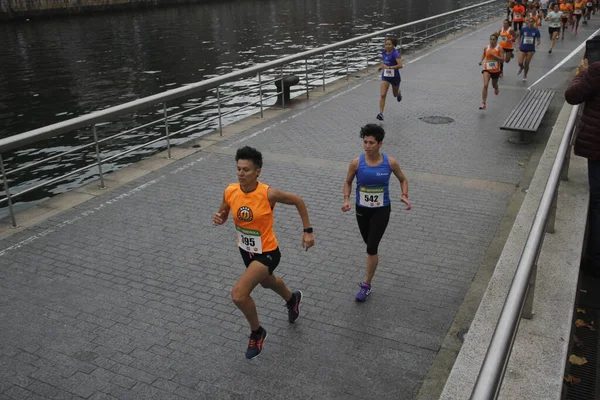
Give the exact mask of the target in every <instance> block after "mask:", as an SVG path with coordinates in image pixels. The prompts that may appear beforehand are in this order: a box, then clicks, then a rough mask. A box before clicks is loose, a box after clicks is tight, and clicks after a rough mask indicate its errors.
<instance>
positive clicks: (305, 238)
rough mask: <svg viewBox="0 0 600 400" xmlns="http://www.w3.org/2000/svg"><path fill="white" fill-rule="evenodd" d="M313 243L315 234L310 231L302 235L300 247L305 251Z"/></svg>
mask: <svg viewBox="0 0 600 400" xmlns="http://www.w3.org/2000/svg"><path fill="white" fill-rule="evenodd" d="M314 245H315V236H314V235H313V234H312V233H306V232H304V234H303V235H302V248H303V249H304V250H306V251H308V249H310V248H311V247H313V246H314Z"/></svg>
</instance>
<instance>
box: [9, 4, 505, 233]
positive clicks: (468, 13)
mask: <svg viewBox="0 0 600 400" xmlns="http://www.w3.org/2000/svg"><path fill="white" fill-rule="evenodd" d="M504 10H505V8H504V2H503V1H502V0H488V1H484V2H482V3H478V4H475V5H472V6H468V7H463V8H461V9H458V10H454V11H450V12H446V13H443V14H439V15H435V16H432V17H428V18H424V19H421V20H418V21H414V22H410V23H407V24H403V25H398V26H394V27H390V28H386V29H383V30H379V31H377V32H374V33H370V34H367V35H362V36H358V37H355V38H352V39H348V40H344V41H341V42H337V43H333V44H330V45H326V46H322V47H319V48H315V49H312V50H308V51H304V52H301V53H298V54H295V55H291V56H287V57H283V58H280V59H277V60H273V61H270V62H266V63H260V64H257V65H254V66H252V67H248V68H245V69H242V70H239V71H234V72H231V73H228V74H225V75H222V76H218V77H214V78H210V79H206V80H203V81H201V82H197V83H193V84H189V85H185V86H183V87H180V88H176V89H172V90H168V91H166V92H163V93H159V94H156V95H153V96H148V97H145V98H142V99H139V100H134V101H131V102H128V103H124V104H121V105H118V106H114V107H110V108H107V109H104V110H100V111H95V112H92V113H90V114H86V115H83V116H79V117H76V118H72V119H69V120H66V121H63V122H59V123H55V124H52V125H48V126H45V127H42V128H39V129H34V130H31V131H28V132H24V133H21V134H18V135H14V136H9V137H6V138H3V139H0V173H1V174H2V181H3V186H4V197H3V198H0V207H2V206H3V204H7V205H8V208H9V213H10V217H11V223H12V226H13V227H16V226H17V222H16V217H15V213H14V209H13V199H15V198H17V197H19V196H24V195H26V194H28V193H31V192H34V191H36V190H38V189H40V188H42V187H46V186H49V185H53V184H56V183H57V182H59V181H61V180H63V179H65V178H67V177H70V176H73V175H76V174H80V173H82V172H84V171H87V170H91V169H93V168H97V175H95V176H99V178H100V187H101V188H104V172H105V170H103V166H106V165H107V163H110V162H113V161H114V160H116V159H118V158H121V157H123V156H124V155H127V154H130V153H132V152H136V151H138V150H140V149H142V148H144V147H148V146H150V145H153V144H157V143H159V142H160V143H163V144H164V143H165V142H166V149H167V155H168V158H171V140H173V138H174V137H176V136H177V135H179V136H182V135H185V134H188V133H189V132H191V131H192V130H194V129H199V128H200V127H211V126H214V127H215V129H216V128H217V127H218V130H219V133H220V134H221V135H222V130H223V119H224V117H227V116H230V115H233V114H235V113H238V114H239V112H240V111H241V110H244V109H247V108H249V107H254V109H256V111H255V112H260V117H261V118H263V111H264V107H265V104H266V102H267V101H269V100H271V99H274V98H275V97H278V96H280V97H279V99H280V100H281V101H280V103H279V105H280V106H281V107H282V108H285V95H284V90H285V89H284V85H283V82H284V77H285V76H286V75H287V74H294V75H297V76H299V77H300V79H301V81H300V83H299V89H293V92H294V93H295V94H298V92H300V94H301V92H306V97H307V98H308V97H309V94H310V91H311V90H312V89H314V88H315V87H320V86H322V88H323V91H324V90H325V87H326V84H327V83H329V82H331V81H334V80H336V79H340V78H342V77H344V76H345V77H346V79H348V77H349V75H350V73H354V72H356V71H360V70H365V71H366V72H367V73H369V66H370V65H373V64H379V62H380V61H379V60H380V58H379V56H378V55H377V56H375V55H376V54H377V52H376V51H375V46H377V48H380V47H381V43H380V42H378V43H377V45H375V44H374V43H373V42H372V40H373V39H381V38H383V37H385V35H386V34H391V33H394V34H395V36H397V37H398V41H399V47H400V48H401V49H402V50H403V52H405V51H407V50H411V49H415V48H418V47H420V46H423V45H426V44H428V43H431V42H433V41H435V40H437V39H439V38H441V37H447V36H448V35H449V34H450V33H456V32H458V31H459V30H461V29H463V28H465V27H469V26H472V25H473V24H475V23H478V22H481V21H485V20H488V19H489V18H490V17H493V16H497V15H499V14H500V13H501V12H504ZM411 28H412V31H407V29H411ZM365 42H366V44H365ZM251 76H252V77H254V78H252V79H251V80H249V81H248V82H246V83H245V85H244V86H245V88H244V89H243V90H240V91H234V90H233V89H232V88H231V87H228V84H232V83H238V82H239V81H240V80H241V79H243V78H247V77H251ZM277 81H279V82H281V85H280V86H281V90H280V91H279V90H272V89H270V88H265V85H268V84H273V83H275V82H277ZM213 92H214V93H213ZM256 92H258V93H256ZM199 93H209V94H211V93H212V97H210V95H207V97H206V98H207V99H208V101H205V102H203V103H201V104H200V105H193V106H192V107H190V108H187V109H184V110H183V111H180V112H177V113H174V114H170V115H169V114H168V109H169V108H168V107H167V103H168V102H169V104H172V103H171V102H173V101H175V100H180V101H183V100H182V99H186V98H188V99H189V98H190V97H191V96H192V95H194V94H199ZM247 94H254V95H255V97H254V98H252V100H251V101H248V102H246V103H245V104H244V105H242V106H239V107H237V108H234V109H230V110H229V109H228V110H224V108H225V106H227V105H228V101H234V100H232V99H237V98H239V97H240V96H241V95H247ZM276 104H277V103H276ZM156 105H160V107H161V109H160V111H159V112H158V113H159V114H160V115H161V118H160V119H158V120H154V121H151V122H148V123H143V124H141V125H139V126H135V127H133V128H131V129H126V130H124V131H121V132H118V133H116V134H109V135H108V136H107V137H103V138H100V139H99V135H98V130H99V128H101V127H103V125H105V124H106V123H108V122H110V121H114V120H116V119H117V118H119V117H122V116H124V115H131V114H135V116H136V117H137V112H138V111H140V110H143V109H148V108H151V107H154V106H156ZM272 105H273V104H272ZM210 106H213V107H215V106H216V108H217V112H216V115H213V116H210V117H209V118H206V119H204V120H203V121H201V122H199V123H193V124H191V125H188V126H185V127H183V128H181V129H179V130H177V131H173V130H172V129H170V126H171V127H172V126H173V125H177V124H179V123H180V122H181V121H180V118H181V117H182V116H183V115H184V114H188V113H191V112H193V111H195V110H198V109H201V108H202V109H206V108H207V107H210ZM267 106H268V104H267ZM134 119H136V118H135V117H134ZM163 125H164V133H160V134H158V135H155V136H157V137H155V138H154V139H152V140H150V141H147V142H145V143H142V144H135V145H132V146H129V147H128V148H126V149H125V150H123V151H120V152H118V153H116V154H112V153H114V152H113V151H111V152H110V155H105V156H103V155H102V152H101V145H102V144H104V143H106V142H108V141H113V140H115V139H117V138H119V139H121V140H123V138H127V137H129V136H130V135H131V134H132V133H134V132H137V131H140V130H143V129H146V128H151V127H156V126H163ZM90 127H91V134H90V132H88V133H87V136H91V138H92V139H93V142H91V143H87V144H83V145H78V146H75V147H74V148H72V149H69V150H67V151H64V152H62V153H60V154H55V155H52V156H50V157H47V158H44V159H41V160H35V161H33V162H29V163H26V165H22V166H17V167H15V168H12V169H6V170H5V163H6V164H8V163H9V158H10V157H8V158H7V157H5V158H3V155H5V154H6V153H7V152H11V151H15V150H16V149H19V148H22V147H24V146H27V145H31V144H33V143H37V142H39V141H41V140H45V139H48V138H51V137H55V136H58V135H62V134H65V133H69V132H73V131H77V130H80V129H84V128H87V129H89V128H90ZM161 129H162V128H161ZM78 152H84V153H85V152H88V153H87V154H84V155H87V156H88V158H90V159H93V162H90V163H89V164H86V165H84V166H82V167H79V168H75V169H73V170H71V171H69V172H68V173H65V174H62V175H60V176H57V177H54V178H52V179H48V180H45V181H43V182H41V183H38V184H29V185H28V187H26V188H24V189H22V190H19V191H18V192H15V193H11V187H14V185H13V182H11V181H10V180H11V179H13V180H16V179H17V177H22V176H23V175H24V174H23V172H25V171H27V170H31V169H33V168H35V167H40V166H41V165H42V164H44V163H48V162H50V161H53V162H56V161H58V160H62V159H64V158H65V157H67V156H71V157H72V155H73V154H74V153H78ZM83 158H85V157H83ZM26 183H27V182H26Z"/></svg>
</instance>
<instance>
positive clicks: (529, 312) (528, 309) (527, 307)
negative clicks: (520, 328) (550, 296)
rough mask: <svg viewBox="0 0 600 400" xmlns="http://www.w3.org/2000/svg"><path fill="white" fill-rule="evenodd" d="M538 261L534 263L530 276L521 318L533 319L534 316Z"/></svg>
mask: <svg viewBox="0 0 600 400" xmlns="http://www.w3.org/2000/svg"><path fill="white" fill-rule="evenodd" d="M537 268H538V266H537V261H536V262H535V264H534V265H533V268H532V270H531V275H530V276H529V288H528V289H527V297H526V298H525V304H523V312H522V313H521V318H525V319H531V318H533V295H534V293H535V280H536V279H537Z"/></svg>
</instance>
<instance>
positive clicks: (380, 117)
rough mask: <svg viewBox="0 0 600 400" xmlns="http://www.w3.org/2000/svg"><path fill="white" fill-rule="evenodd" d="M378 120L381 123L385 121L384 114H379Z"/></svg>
mask: <svg viewBox="0 0 600 400" xmlns="http://www.w3.org/2000/svg"><path fill="white" fill-rule="evenodd" d="M377 119H378V120H380V121H383V114H382V113H379V114H377Z"/></svg>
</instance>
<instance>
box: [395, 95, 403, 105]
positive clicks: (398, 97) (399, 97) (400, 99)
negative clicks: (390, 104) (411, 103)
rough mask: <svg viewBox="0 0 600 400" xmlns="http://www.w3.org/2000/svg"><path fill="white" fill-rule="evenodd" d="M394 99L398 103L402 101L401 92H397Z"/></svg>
mask: <svg viewBox="0 0 600 400" xmlns="http://www.w3.org/2000/svg"><path fill="white" fill-rule="evenodd" d="M396 100H398V103H400V102H401V101H402V95H401V94H399V95H398V96H397V97H396Z"/></svg>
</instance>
